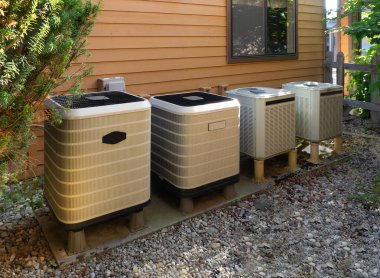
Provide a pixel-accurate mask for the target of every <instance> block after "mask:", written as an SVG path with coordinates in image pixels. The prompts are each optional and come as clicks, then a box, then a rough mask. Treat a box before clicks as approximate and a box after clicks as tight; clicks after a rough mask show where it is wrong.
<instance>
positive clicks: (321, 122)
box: [282, 81, 343, 163]
mask: <svg viewBox="0 0 380 278" xmlns="http://www.w3.org/2000/svg"><path fill="white" fill-rule="evenodd" d="M282 87H283V88H284V89H286V90H289V91H291V92H293V93H295V94H296V135H297V136H298V137H300V138H303V139H306V140H308V141H310V142H311V143H314V145H313V148H317V147H318V146H316V145H318V144H316V143H319V142H320V141H323V140H325V139H330V138H337V139H338V140H337V141H336V143H337V146H336V148H335V149H336V151H338V152H339V151H340V147H341V135H342V130H343V87H342V86H339V85H334V84H329V83H320V82H312V81H300V82H290V83H286V84H283V85H282ZM312 151H313V150H312ZM316 155H317V154H316ZM311 162H315V163H317V162H318V157H317V156H314V155H312V157H311Z"/></svg>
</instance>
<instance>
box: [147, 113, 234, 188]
mask: <svg viewBox="0 0 380 278" xmlns="http://www.w3.org/2000/svg"><path fill="white" fill-rule="evenodd" d="M213 122H224V123H225V127H224V128H220V129H217V130H209V124H210V123H213ZM152 170H153V171H154V172H155V173H157V174H158V175H160V176H161V177H162V178H164V179H165V180H167V181H168V182H169V183H171V184H172V185H174V186H176V187H178V188H181V189H193V188H197V187H200V186H202V185H206V184H208V183H211V182H215V181H218V180H221V179H224V178H227V177H230V176H233V175H236V174H238V173H239V109H238V108H235V109H225V110H221V111H216V112H210V113H200V114H194V115H177V114H174V113H169V112H166V111H163V110H160V109H157V108H153V110H152Z"/></svg>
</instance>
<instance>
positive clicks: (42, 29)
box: [0, 0, 99, 196]
mask: <svg viewBox="0 0 380 278" xmlns="http://www.w3.org/2000/svg"><path fill="white" fill-rule="evenodd" d="M98 10H99V6H98V5H93V4H91V1H90V0H86V1H85V2H84V1H82V0H0V196H1V192H2V190H1V188H4V186H5V184H7V183H8V182H9V181H12V180H14V179H15V177H16V175H17V173H18V171H20V170H21V169H22V168H23V164H24V163H23V162H24V161H25V160H26V158H27V157H26V154H25V151H26V148H27V147H28V146H29V143H30V141H31V139H32V138H33V135H32V133H31V131H30V125H31V123H32V119H33V113H34V112H35V111H36V110H38V109H39V108H40V107H41V104H42V102H43V101H44V100H45V98H46V96H47V95H48V94H49V93H50V92H52V91H53V90H54V89H55V88H56V87H57V86H59V85H61V84H63V83H66V82H68V81H70V84H71V85H72V86H71V88H70V90H69V91H70V92H76V91H78V89H79V88H80V80H81V78H82V77H83V76H85V75H87V74H88V73H89V68H88V67H87V66H86V65H84V64H81V65H79V67H77V70H75V71H72V72H70V73H65V72H67V69H68V68H69V67H70V66H71V64H72V62H73V61H75V60H77V59H78V57H80V56H82V55H84V54H86V50H85V45H86V37H87V35H88V34H89V33H90V31H91V29H92V27H93V25H94V22H95V18H96V15H97V13H98ZM64 73H65V74H64Z"/></svg>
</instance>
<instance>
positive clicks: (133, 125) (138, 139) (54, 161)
mask: <svg viewBox="0 0 380 278" xmlns="http://www.w3.org/2000/svg"><path fill="white" fill-rule="evenodd" d="M46 105H47V107H49V108H50V109H58V111H59V112H60V113H61V115H62V124H60V125H58V126H53V125H50V124H46V125H45V186H44V194H45V197H46V199H47V201H48V204H49V206H50V208H51V209H52V211H53V213H54V215H55V216H56V218H57V219H58V220H59V221H60V222H61V223H63V224H64V226H65V229H66V230H69V231H70V230H80V229H83V228H84V227H86V226H88V225H91V224H93V223H97V222H100V221H102V220H106V219H110V218H113V217H115V216H119V215H124V214H128V213H131V212H136V211H140V210H142V209H143V207H144V206H145V205H147V204H148V202H149V200H150V117H151V106H150V103H149V101H147V100H144V99H143V98H140V97H137V96H134V95H130V94H127V93H124V92H117V91H115V92H100V93H89V94H85V95H83V96H81V97H71V96H66V95H62V96H55V97H52V98H51V99H50V100H48V101H47V102H46Z"/></svg>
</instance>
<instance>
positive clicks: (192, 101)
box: [155, 92, 231, 107]
mask: <svg viewBox="0 0 380 278" xmlns="http://www.w3.org/2000/svg"><path fill="white" fill-rule="evenodd" d="M155 98H156V99H159V100H162V101H165V102H168V103H171V104H175V105H179V106H186V107H191V106H198V105H206V104H213V103H219V102H225V101H231V99H229V98H226V97H222V96H218V95H213V94H208V93H204V92H190V93H180V94H171V95H164V96H155Z"/></svg>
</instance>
